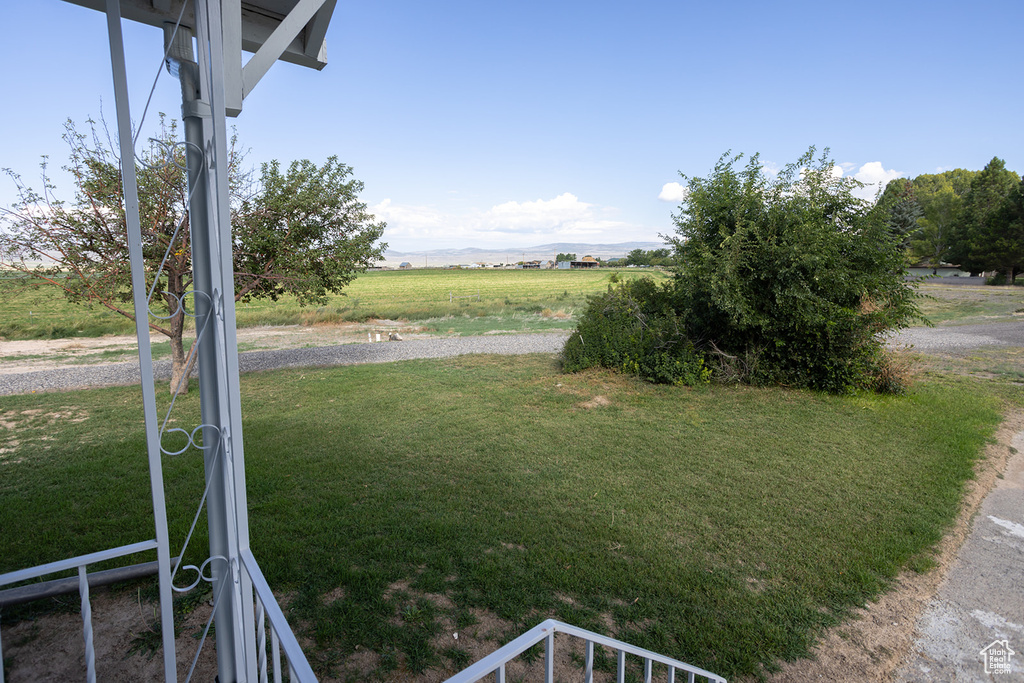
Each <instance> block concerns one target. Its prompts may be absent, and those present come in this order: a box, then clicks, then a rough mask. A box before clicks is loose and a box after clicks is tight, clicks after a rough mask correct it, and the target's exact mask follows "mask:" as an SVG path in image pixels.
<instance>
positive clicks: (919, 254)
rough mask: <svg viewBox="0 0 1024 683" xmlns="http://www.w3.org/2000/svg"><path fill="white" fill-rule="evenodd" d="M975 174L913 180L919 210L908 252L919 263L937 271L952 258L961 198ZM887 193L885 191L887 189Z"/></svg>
mask: <svg viewBox="0 0 1024 683" xmlns="http://www.w3.org/2000/svg"><path fill="white" fill-rule="evenodd" d="M975 175H976V172H974V171H966V170H964V169H960V168H958V169H955V170H953V171H945V172H944V173H938V174H925V175H919V176H917V177H916V178H914V180H913V181H912V182H913V186H914V197H915V199H916V200H917V202H918V203H919V204H920V206H921V212H922V215H921V217H920V218H919V219H918V221H917V224H918V230H917V232H915V233H913V234H912V235H911V241H910V250H911V253H912V255H913V256H914V257H915V258H916V259H917V260H918V261H920V262H922V263H924V264H926V265H928V266H930V267H932V268H934V269H937V268H938V267H939V266H941V265H942V264H943V263H946V262H948V261H949V260H950V258H952V257H951V256H950V250H951V249H952V246H953V240H954V232H955V231H956V228H957V226H958V224H959V221H960V214H961V208H962V206H963V196H964V194H966V193H967V190H968V189H970V186H971V179H972V178H973V177H974V176H975ZM887 189H888V188H887Z"/></svg>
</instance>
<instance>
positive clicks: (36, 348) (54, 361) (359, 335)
mask: <svg viewBox="0 0 1024 683" xmlns="http://www.w3.org/2000/svg"><path fill="white" fill-rule="evenodd" d="M390 333H398V334H400V335H401V337H402V339H423V338H427V337H431V336H434V335H429V334H425V333H424V332H423V331H422V328H421V327H420V326H419V325H416V324H413V323H408V322H404V321H401V320H370V321H367V322H364V323H338V324H330V325H282V326H275V327H246V328H242V329H240V330H238V332H237V335H238V346H239V350H240V351H265V350H274V349H297V348H306V347H312V346H335V345H338V344H359V343H362V344H366V343H371V342H372V343H376V342H378V341H380V342H386V341H388V335H389V334H390ZM378 335H379V339H378ZM186 336H187V333H186ZM166 341H167V338H166V337H164V336H163V335H159V334H153V335H150V343H152V344H159V343H161V342H166ZM137 348H138V347H137V343H136V339H135V337H134V336H108V337H91V338H80V339H31V340H21V341H0V359H3V362H2V363H0V374H16V373H23V372H36V371H40V370H53V369H56V368H62V367H67V366H71V365H107V364H111V363H123V362H130V361H134V360H136V359H137V358H138V356H137V354H138V351H137Z"/></svg>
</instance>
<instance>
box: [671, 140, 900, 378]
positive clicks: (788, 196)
mask: <svg viewBox="0 0 1024 683" xmlns="http://www.w3.org/2000/svg"><path fill="white" fill-rule="evenodd" d="M813 152H814V150H813V149H812V150H810V151H809V152H807V154H805V155H803V156H802V157H801V158H800V159H799V160H798V161H797V162H796V163H794V164H791V165H790V166H788V167H786V168H785V169H784V170H782V171H781V172H780V173H779V174H778V175H777V176H775V177H772V176H770V175H769V174H767V173H766V172H765V170H764V168H763V167H762V166H761V164H760V162H759V160H758V157H757V156H756V155H755V156H754V157H752V158H751V159H750V161H749V162H748V163H747V165H746V167H745V168H743V169H742V170H737V169H736V168H735V165H736V163H737V162H738V161H740V159H741V157H731V158H730V157H729V156H728V155H726V156H723V157H722V158H721V159H720V160H719V162H718V164H717V165H716V166H715V169H714V171H713V173H712V174H711V176H710V177H709V178H706V179H704V178H692V179H689V182H688V189H689V193H688V196H687V198H686V200H685V201H684V203H683V205H682V206H681V210H680V212H679V214H678V215H676V216H674V219H675V224H676V233H677V236H676V237H674V238H673V239H672V242H673V244H674V246H675V251H676V256H677V260H678V262H679V264H680V265H679V268H678V269H677V275H676V288H677V297H678V300H679V301H680V308H679V309H678V310H679V315H681V316H682V317H683V318H684V320H685V328H686V330H687V332H688V333H689V334H690V336H691V337H693V338H701V339H704V340H706V344H707V345H708V347H709V348H711V349H714V351H715V353H716V356H717V358H719V359H720V361H721V362H722V363H723V364H725V365H728V366H730V367H735V365H736V360H737V359H743V363H744V365H745V370H747V376H746V377H745V379H747V380H749V381H755V382H770V383H779V384H787V385H792V386H803V387H810V388H814V389H821V390H825V391H830V392H842V391H847V390H849V389H852V388H856V387H869V388H880V386H881V385H880V383H879V381H878V378H879V374H880V373H882V372H883V370H884V368H886V367H887V364H886V360H885V358H884V353H885V349H884V344H885V341H884V334H885V333H886V332H887V331H890V330H894V329H898V328H900V327H903V326H906V324H907V323H908V322H909V321H910V320H911V319H913V318H915V317H920V314H919V311H918V308H917V306H916V303H915V298H916V296H917V294H916V292H915V290H914V289H913V285H911V284H908V283H907V282H905V281H904V264H903V252H904V249H903V245H902V243H901V240H900V239H899V237H898V236H895V235H894V234H893V232H892V230H891V229H890V226H889V224H888V222H889V221H888V218H889V216H888V215H887V212H884V211H880V210H879V211H873V210H872V206H871V204H870V203H869V202H865V201H864V200H861V199H858V198H856V197H855V196H853V194H852V190H854V189H856V188H858V187H860V186H861V185H860V183H858V182H857V181H856V180H854V179H852V178H844V177H842V175H841V173H839V172H837V167H836V166H835V165H834V164H833V162H832V161H831V160H830V159H828V158H827V156H822V157H821V158H819V159H817V160H815V159H814V156H813ZM741 374H742V373H741ZM881 384H885V385H886V386H887V387H888V388H889V389H890V390H891V386H890V385H891V383H889V382H884V383H881Z"/></svg>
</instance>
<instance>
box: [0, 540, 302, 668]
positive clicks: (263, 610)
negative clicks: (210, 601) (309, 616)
mask: <svg viewBox="0 0 1024 683" xmlns="http://www.w3.org/2000/svg"><path fill="white" fill-rule="evenodd" d="M239 557H241V559H242V563H241V564H242V569H243V570H244V571H245V572H246V574H248V575H249V580H250V581H251V582H252V588H253V593H255V596H256V597H255V599H256V657H257V669H258V671H259V680H260V683H267V681H268V677H267V675H268V671H267V669H268V662H267V626H269V628H270V673H272V674H273V678H270V679H269V680H272V681H274V683H281V680H282V679H281V655H282V654H284V657H285V663H286V664H287V665H288V677H289V680H291V681H298V682H299V683H307V682H311V683H315V681H316V674H314V673H313V669H312V668H311V667H310V666H309V662H308V661H306V655H305V654H303V652H302V647H301V646H300V645H299V641H298V640H296V638H295V635H294V634H293V633H292V630H291V627H290V626H288V620H287V619H285V616H284V612H282V611H281V607H280V606H279V605H278V604H277V599H276V598H275V597H274V593H273V592H272V591H271V590H270V584H268V583H267V580H266V579H265V578H263V572H261V571H260V568H259V565H258V564H256V558H255V557H253V555H252V552H250V551H249V550H243V551H242V552H241V554H240V555H239ZM266 622H269V623H266ZM0 683H2V681H0Z"/></svg>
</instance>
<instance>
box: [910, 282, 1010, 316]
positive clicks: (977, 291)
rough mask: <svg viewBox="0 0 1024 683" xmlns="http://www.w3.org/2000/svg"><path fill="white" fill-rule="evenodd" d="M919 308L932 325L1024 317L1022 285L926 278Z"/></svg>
mask: <svg viewBox="0 0 1024 683" xmlns="http://www.w3.org/2000/svg"><path fill="white" fill-rule="evenodd" d="M918 291H920V292H921V293H922V294H924V295H925V296H926V297H927V298H924V299H922V300H921V301H920V305H921V310H922V311H923V312H924V314H925V315H926V316H928V319H929V320H931V322H932V323H934V324H935V325H971V324H977V323H991V322H1003V321H1006V320H1021V319H1024V287H972V286H964V285H950V284H943V283H942V282H941V280H928V281H925V282H924V283H923V284H922V285H921V286H920V288H919V290H918Z"/></svg>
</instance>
